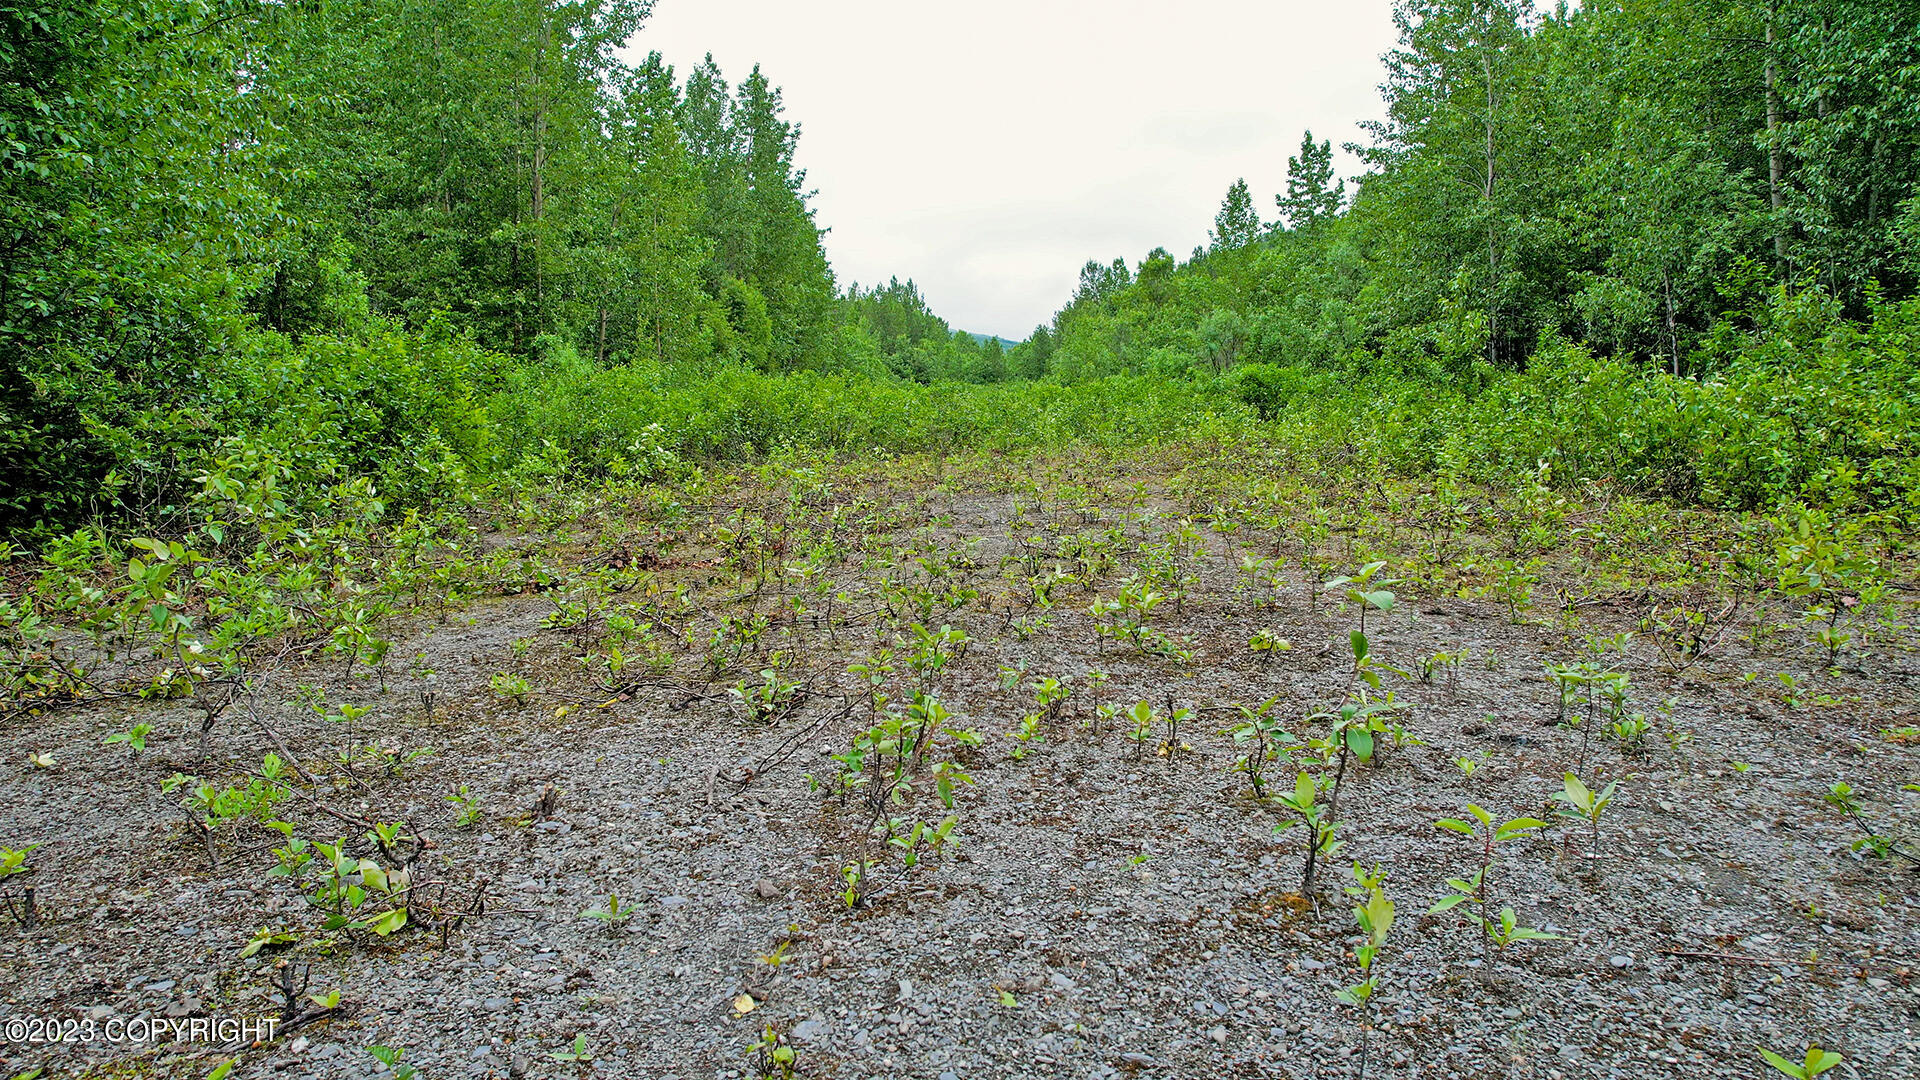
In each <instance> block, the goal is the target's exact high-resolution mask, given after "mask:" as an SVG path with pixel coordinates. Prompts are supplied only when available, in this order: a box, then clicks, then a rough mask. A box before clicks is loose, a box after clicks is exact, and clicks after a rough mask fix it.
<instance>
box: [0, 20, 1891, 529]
mask: <svg viewBox="0 0 1920 1080" xmlns="http://www.w3.org/2000/svg"><path fill="white" fill-rule="evenodd" d="M648 7H649V3H648V0H566V2H562V0H441V2H437V3H433V4H417V3H409V2H404V0H311V2H302V3H281V2H273V0H23V2H15V3H5V4H0V24H3V25H4V33H0V256H3V257H0V530H4V531H6V532H9V533H18V534H33V533H37V532H44V531H45V530H48V529H53V528H59V527H65V526H67V525H70V524H73V523H76V522H80V521H85V520H94V519H105V518H134V519H139V520H141V521H142V522H143V523H147V524H148V525H150V526H151V527H152V528H153V529H155V530H160V529H162V528H163V527H164V526H165V525H166V524H167V523H168V522H169V521H170V520H174V519H175V518H177V517H178V516H179V515H180V514H181V513H183V511H182V507H183V506H185V505H186V504H187V503H188V502H189V501H191V500H192V499H193V498H195V497H199V496H204V494H205V493H206V492H207V491H208V490H209V489H211V488H222V487H223V486H225V485H240V486H243V487H249V488H250V489H253V490H258V489H263V488H266V489H272V490H273V491H275V492H280V493H283V494H284V497H285V498H286V499H288V500H291V501H293V502H296V503H297V502H298V501H300V500H301V499H306V498H315V497H319V495H318V494H316V493H324V492H327V491H332V490H336V489H338V488H339V487H340V486H341V485H345V484H350V483H355V482H360V483H365V484H367V485H369V486H370V487H371V488H372V489H375V490H377V491H379V492H380V499H381V500H382V503H381V505H382V506H391V505H404V504H409V503H417V502H419V501H421V500H425V499H430V498H435V497H440V496H447V495H455V494H463V493H471V492H472V491H474V490H476V489H477V487H478V486H481V485H483V484H484V483H485V482H486V480H487V478H488V477H491V476H497V475H501V474H502V473H503V472H506V471H511V470H513V469H516V468H522V467H538V468H546V469H554V468H559V467H561V466H562V465H565V466H566V467H569V468H574V469H576V470H580V471H587V472H591V471H593V470H605V469H610V468H611V469H623V468H632V467H634V465H633V463H634V462H635V461H637V460H644V459H645V458H646V457H647V456H648V455H649V454H653V453H658V452H672V453H678V452H698V453H703V454H714V455H723V456H724V455H729V454H750V453H761V452H766V451H767V450H770V449H774V448H777V447H779V446H781V445H802V444H804V445H819V446H827V447H839V448H845V449H860V450H865V449H872V448H876V447H878V448H883V449H912V448H941V447H951V446H954V445H957V444H962V443H968V442H979V441H999V442H1004V443H1010V444H1033V443H1037V442H1044V441H1045V440H1047V439H1049V438H1066V437H1125V438H1129V439H1132V438H1177V437H1180V436H1181V435H1182V434H1183V433H1190V432H1192V431H1194V430H1198V429H1203V428H1209V427H1217V426H1218V425H1222V424H1224V425H1227V426H1228V427H1230V428H1232V429H1233V430H1236V431H1242V432H1246V433H1251V434H1253V435H1257V436H1258V437H1267V438H1291V439H1297V440H1301V441H1303V442H1311V443H1313V444H1315V445H1323V446H1325V445H1335V446H1340V447H1344V448H1347V449H1348V450H1349V451H1351V452H1354V453H1358V454H1361V455H1363V456H1365V457H1367V458H1368V459H1369V460H1375V461H1380V462H1382V463H1384V464H1386V465H1388V466H1390V467H1394V468H1400V469H1405V470H1409V471H1413V470H1451V471H1456V472H1460V473H1463V474H1466V475H1470V476H1474V477H1479V478H1497V477H1501V476H1507V475H1512V474H1516V473H1525V474H1528V475H1536V476H1537V475H1551V476H1553V477H1555V478H1557V479H1559V480H1562V481H1572V480H1575V479H1579V478H1588V479H1596V480H1612V481H1614V482H1617V483H1620V484H1621V485H1622V486H1631V487H1634V488H1637V489H1642V490H1651V491H1657V492H1660V493H1663V494H1669V495H1672V496H1674V497H1677V498H1683V499H1691V500H1697V501H1703V502H1708V503H1715V504H1737V505H1765V504H1770V503H1772V502H1776V501H1779V500H1780V499H1785V498H1809V499H1813V500H1815V501H1821V502H1825V503H1829V504H1833V505H1836V506H1843V507H1853V506H1865V507H1870V508H1874V509H1876V510H1881V511H1884V512H1898V513H1909V512H1920V494H1916V493H1920V466H1916V464H1915V461H1916V455H1915V454H1914V452H1913V440H1914V439H1915V438H1916V437H1917V436H1920V431H1916V426H1915V425H1916V421H1915V419H1914V418H1915V416H1916V413H1917V410H1916V408H1915V406H1916V405H1917V404H1920V376H1916V373H1915V369H1914V366H1913V363H1912V358H1911V354H1910V352H1909V350H1910V342H1911V341H1912V340H1913V337H1914V333H1915V330H1916V329H1917V328H1920V301H1916V300H1915V299H1914V294H1915V283H1916V273H1917V271H1920V254H1917V252H1916V246H1917V245H1920V209H1916V203H1915V201H1914V195H1915V180H1916V173H1917V172H1920V157H1917V156H1916V143H1920V83H1916V81H1915V79H1914V77H1913V72H1914V71H1916V70H1920V3H1917V2H1915V0H1602V2H1589V3H1585V4H1582V5H1580V6H1578V7H1577V8H1574V7H1568V6H1561V7H1558V8H1555V9H1553V10H1550V11H1549V10H1542V9H1538V8H1536V7H1534V6H1533V5H1531V4H1528V3H1526V2H1524V0H1400V2H1398V3H1397V4H1396V8H1395V17H1396V19H1397V21H1398V25H1399V28H1400V36H1401V41H1400V45H1399V47H1398V48H1397V49H1396V50H1395V51H1394V52H1392V53H1391V54H1389V55H1388V56H1387V57H1386V58H1385V67H1386V76H1385V82H1384V84H1383V92H1384V94H1385V96H1386V109H1385V119H1384V120H1383V121H1381V122H1379V123H1377V124H1374V125H1372V126H1371V127H1370V129H1369V131H1368V133H1367V136H1366V138H1365V139H1364V141H1363V142H1362V143H1361V144H1360V145H1359V146H1357V147H1355V150H1356V152H1357V153H1358V154H1359V155H1360V157H1361V159H1362V160H1363V161H1364V163H1365V172H1364V174H1363V175H1361V176H1359V177H1349V178H1340V177H1338V176H1336V169H1335V157H1334V152H1333V146H1332V145H1331V143H1330V142H1329V141H1327V140H1324V139H1322V140H1316V139H1315V138H1314V137H1313V136H1312V135H1311V134H1308V135H1307V136H1305V137H1304V139H1303V141H1302V143H1301V147H1300V151H1299V153H1298V155H1296V156H1295V157H1294V159H1293V160H1292V161H1291V163H1290V168H1289V171H1288V175H1287V176H1285V177H1255V178H1253V180H1254V182H1255V184H1256V185H1264V184H1274V185H1276V186H1279V187H1281V193H1280V195H1279V196H1278V197H1277V199H1276V201H1275V204H1274V205H1273V206H1272V208H1271V209H1268V208H1265V207H1262V206H1260V205H1258V204H1257V203H1256V201H1255V199H1254V198H1253V196H1252V194H1251V192H1250V188H1249V185H1248V184H1247V183H1246V181H1245V180H1242V181H1239V182H1236V183H1235V184H1234V185H1233V186H1232V187H1231V188H1230V190H1229V192H1228V195H1227V198H1226V201H1225V203H1224V204H1223V206H1222V208H1221V211H1220V214H1219V216H1218V217H1217V218H1216V220H1215V222H1214V228H1213V231H1212V238H1211V242H1210V243H1209V244H1208V245H1206V246H1204V247H1202V248H1199V249H1196V250H1194V251H1193V252H1192V253H1191V254H1190V255H1189V256H1188V257H1187V258H1185V259H1184V260H1183V259H1179V258H1176V257H1175V256H1173V255H1172V254H1170V253H1168V252H1167V251H1165V250H1159V249H1156V250H1155V251H1153V252H1150V253H1147V254H1146V255H1145V256H1144V257H1143V258H1141V259H1140V260H1138V261H1137V262H1130V261H1129V260H1128V259H1126V258H1119V259H1115V260H1113V261H1112V262H1110V263H1108V262H1099V261H1094V262H1089V263H1088V264H1087V266H1086V267H1085V268H1084V269H1083V271H1082V273H1081V278H1080V284H1079V288H1078V290H1077V291H1076V293H1075V294H1074V295H1073V296H1072V297H1071V299H1070V300H1069V301H1068V302H1067V303H1066V305H1065V306H1064V307H1063V308H1062V309H1061V310H1060V312H1059V313H1058V314H1057V315H1056V316H1055V317H1054V319H1053V320H1051V321H1050V322H1049V323H1048V324H1047V325H1044V326H1041V327H1039V328H1037V329H1036V330H1035V331H1034V333H1033V335H1032V336H1031V337H1030V339H1029V340H1027V341H1025V342H1022V343H1020V344H1018V345H1015V346H1013V347H1011V348H1008V349H1004V350H1003V349H1002V348H1001V346H1000V344H999V342H997V341H994V340H988V341H986V342H985V343H980V342H978V341H976V339H975V338H974V337H973V336H972V335H970V334H967V333H963V332H957V331H956V330H955V329H954V328H952V327H950V326H949V325H948V324H947V323H946V322H944V321H943V320H941V319H940V318H939V317H938V316H937V315H936V314H935V313H934V312H933V310H932V308H931V307H930V305H929V304H928V302H927V299H926V298H925V297H924V296H923V295H922V294H921V293H920V292H919V290H918V288H917V287H916V286H915V285H914V283H913V282H911V281H907V282H904V283H903V282H901V281H898V280H892V281H889V282H887V283H885V284H878V283H875V284H873V285H870V286H865V287H863V286H861V285H858V284H848V285H845V286H842V285H841V284H840V283H838V282H837V281H836V280H835V278H834V275H833V273H832V270H831V268H830V266H829V265H828V262H827V259H826V256H825V253H824V249H823V246H822V242H821V237H822V228H821V224H820V223H818V222H816V221H815V219H814V216H813V213H812V210H811V208H810V207H809V205H808V199H809V195H810V191H809V188H808V183H807V178H806V176H805V174H804V172H802V171H801V170H799V169H798V168H797V167H796V165H795V163H794V154H795V147H796V144H797V140H798V139H799V136H800V128H799V126H798V124H796V123H795V122H793V121H792V120H791V119H789V118H788V117H787V116H786V114H785V111H784V109H783V105H782V101H781V95H780V91H779V89H778V88H777V86H775V85H774V83H773V82H772V80H771V79H770V78H769V77H768V75H767V74H765V73H763V72H761V71H760V70H759V69H758V68H753V69H751V70H750V71H749V72H748V73H747V74H746V75H745V76H744V77H741V78H739V81H738V82H737V83H736V82H731V81H730V80H729V77H728V76H727V75H726V74H724V73H723V72H722V70H721V69H720V68H719V66H718V65H716V64H715V63H714V62H713V61H712V59H711V58H709V59H708V60H707V61H706V62H704V63H702V64H700V65H698V66H696V67H694V68H693V69H692V70H689V71H679V72H676V71H674V70H673V69H672V68H670V67H668V66H666V65H665V64H663V63H662V62H661V60H660V59H659V58H658V57H657V56H651V55H649V56H646V57H645V58H644V59H640V60H638V61H637V62H628V61H627V60H624V59H623V57H624V56H631V55H633V54H632V53H630V52H629V51H628V50H627V48H626V47H627V46H628V45H629V43H631V42H632V41H634V40H635V35H636V33H637V32H638V31H639V30H640V28H641V26H642V24H643V22H644V19H645V17H646V15H647V14H648ZM927 384H931V385H927ZM991 384H1006V385H991ZM883 413H884V415H883ZM1103 433H1104V434H1103ZM529 462H531V463H534V464H532V465H528V464H527V463H529Z"/></svg>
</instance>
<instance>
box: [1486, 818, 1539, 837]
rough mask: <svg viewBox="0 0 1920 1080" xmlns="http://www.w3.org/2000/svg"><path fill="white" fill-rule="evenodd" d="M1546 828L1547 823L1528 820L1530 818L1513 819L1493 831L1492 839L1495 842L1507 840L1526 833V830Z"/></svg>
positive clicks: (1534, 819)
mask: <svg viewBox="0 0 1920 1080" xmlns="http://www.w3.org/2000/svg"><path fill="white" fill-rule="evenodd" d="M1546 827H1547V823H1546V822H1544V821H1541V820H1539V819H1537V818H1530V817H1523V818H1514V819H1513V820H1512V821H1509V822H1507V823H1506V824H1504V825H1502V826H1500V828H1498V829H1496V830H1494V834H1493V838H1494V839H1495V840H1496V841H1498V840H1508V839H1511V838H1513V837H1516V836H1519V835H1520V834H1522V833H1524V832H1527V831H1528V830H1531V829H1544V828H1546Z"/></svg>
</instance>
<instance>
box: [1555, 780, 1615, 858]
mask: <svg viewBox="0 0 1920 1080" xmlns="http://www.w3.org/2000/svg"><path fill="white" fill-rule="evenodd" d="M1619 786H1620V782H1619V781H1618V780H1616V781H1614V782H1613V783H1611V784H1608V785H1607V786H1606V787H1604V788H1602V789H1601V790H1599V791H1594V790H1593V789H1592V788H1589V787H1588V786H1587V785H1586V784H1585V783H1583V782H1582V781H1581V779H1580V778H1579V777H1578V776H1575V775H1574V774H1572V773H1568V774H1566V778H1565V787H1564V789H1563V790H1561V791H1559V792H1558V793H1556V794H1555V795H1554V796H1553V798H1554V801H1555V802H1560V803H1565V804H1566V805H1565V806H1564V807H1563V808H1562V809H1560V810H1559V811H1557V813H1558V814H1559V816H1560V817H1563V818H1570V819H1572V820H1574V821H1585V822H1587V823H1588V825H1590V826H1591V827H1592V829H1593V849H1594V850H1595V851H1598V850H1599V848H1600V815H1601V814H1602V813H1605V812H1606V809H1607V806H1608V804H1610V803H1612V802H1613V792H1614V789H1616V788H1618V787H1619Z"/></svg>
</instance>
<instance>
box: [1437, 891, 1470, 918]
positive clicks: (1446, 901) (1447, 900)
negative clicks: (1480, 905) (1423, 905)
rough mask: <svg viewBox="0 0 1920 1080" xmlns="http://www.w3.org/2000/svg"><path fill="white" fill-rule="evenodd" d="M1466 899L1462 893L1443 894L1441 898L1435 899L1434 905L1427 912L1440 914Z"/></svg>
mask: <svg viewBox="0 0 1920 1080" xmlns="http://www.w3.org/2000/svg"><path fill="white" fill-rule="evenodd" d="M1466 899H1467V897H1466V896H1464V895H1462V894H1460V893H1454V894H1453V895H1452V896H1443V897H1441V898H1440V899H1439V900H1436V901H1434V904H1433V906H1432V907H1430V908H1428V909H1427V914H1429V915H1438V914H1439V913H1440V912H1442V911H1449V910H1452V909H1453V908H1455V907H1457V906H1459V905H1460V904H1461V903H1462V902H1464V901H1465V900H1466Z"/></svg>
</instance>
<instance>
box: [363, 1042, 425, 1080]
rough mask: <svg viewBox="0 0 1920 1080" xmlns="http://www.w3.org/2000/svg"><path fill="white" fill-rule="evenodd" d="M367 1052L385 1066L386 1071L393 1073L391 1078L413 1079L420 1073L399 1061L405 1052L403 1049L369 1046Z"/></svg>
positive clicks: (398, 1079) (394, 1079) (396, 1079)
mask: <svg viewBox="0 0 1920 1080" xmlns="http://www.w3.org/2000/svg"><path fill="white" fill-rule="evenodd" d="M367 1053H369V1054H372V1055H373V1056H374V1059H375V1060H376V1061H378V1062H380V1064H382V1065H384V1066H386V1067H387V1071H388V1072H390V1073H392V1074H393V1080H414V1078H415V1077H417V1076H419V1075H420V1070H418V1069H416V1068H414V1067H413V1066H411V1065H406V1064H402V1063H401V1061H400V1058H401V1057H402V1056H403V1055H404V1054H405V1053H406V1051H405V1050H402V1049H399V1048H397V1047H387V1046H369V1047H367Z"/></svg>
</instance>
